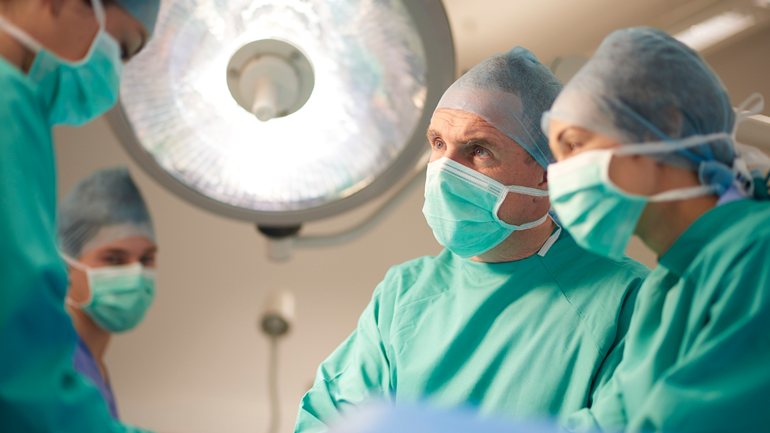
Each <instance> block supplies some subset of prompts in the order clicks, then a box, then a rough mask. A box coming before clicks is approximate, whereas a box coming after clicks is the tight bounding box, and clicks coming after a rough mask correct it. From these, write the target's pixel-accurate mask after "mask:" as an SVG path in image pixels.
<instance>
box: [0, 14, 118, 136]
mask: <svg viewBox="0 0 770 433" xmlns="http://www.w3.org/2000/svg"><path fill="white" fill-rule="evenodd" d="M92 5H93V9H94V14H95V15H96V21H97V22H98V23H99V31H98V32H97V34H96V38H95V39H94V41H93V42H92V44H91V47H90V48H89V50H88V53H87V54H86V56H85V57H84V58H83V59H82V60H79V61H77V62H71V61H68V60H64V59H61V58H60V57H58V56H56V55H55V54H54V53H52V52H50V51H48V50H47V49H45V48H44V47H43V46H42V45H41V44H40V43H39V42H37V41H36V40H34V39H33V38H32V37H31V36H29V35H28V34H27V33H26V32H24V31H23V30H21V29H19V28H18V27H16V26H15V25H13V24H12V23H10V22H9V21H7V20H5V19H3V18H2V17H0V29H3V30H5V31H6V32H7V33H8V34H9V35H11V36H13V37H14V38H15V39H16V40H18V41H19V42H20V43H21V44H22V45H24V46H26V47H27V48H29V49H30V50H32V51H33V52H35V53H36V55H35V60H34V61H33V63H32V66H31V68H30V70H29V74H28V77H29V78H30V79H31V80H32V81H33V82H35V83H36V84H37V86H38V92H39V94H40V96H41V98H42V99H43V101H44V103H45V105H46V107H47V108H48V116H49V118H48V121H49V124H50V125H51V126H53V125H74V126H79V125H82V124H84V123H87V122H89V121H91V120H93V119H94V118H96V117H98V116H99V115H101V114H103V113H104V112H106V111H107V110H109V109H110V108H111V107H112V106H113V105H115V103H116V102H117V100H118V92H119V90H120V78H121V76H122V74H123V62H122V61H121V58H120V45H119V44H118V42H117V41H115V39H113V38H112V36H110V35H109V34H108V33H107V32H106V31H105V14H104V7H103V4H102V0H92Z"/></svg>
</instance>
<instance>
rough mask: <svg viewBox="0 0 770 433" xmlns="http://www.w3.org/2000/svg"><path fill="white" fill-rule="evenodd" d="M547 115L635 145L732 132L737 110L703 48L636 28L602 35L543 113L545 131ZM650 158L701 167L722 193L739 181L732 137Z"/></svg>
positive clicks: (702, 177) (707, 180) (709, 182)
mask: <svg viewBox="0 0 770 433" xmlns="http://www.w3.org/2000/svg"><path fill="white" fill-rule="evenodd" d="M550 119H558V120H561V121H564V122H567V123H570V124H573V125H578V126H581V127H583V128H586V129H588V130H591V131H594V132H597V133H599V134H602V135H605V136H608V137H610V138H612V139H614V140H616V141H617V142H619V143H621V144H631V143H644V142H661V141H663V142H673V141H674V140H678V139H684V138H686V137H690V136H696V135H707V134H713V133H732V132H733V125H734V123H735V112H734V111H733V108H732V104H731V103H730V98H729V96H728V94H727V90H726V89H725V87H724V85H723V84H722V82H721V81H720V80H719V77H718V76H717V74H716V73H715V72H714V71H713V70H712V69H711V68H710V67H709V65H708V64H707V63H706V61H705V60H703V58H702V57H701V56H700V55H699V54H698V53H696V52H695V51H693V50H692V49H690V48H689V47H687V46H686V45H684V44H683V43H681V42H679V41H677V40H676V39H674V38H673V37H671V36H669V35H668V34H666V33H664V32H663V31H660V30H658V29H654V28H649V27H636V28H630V29H625V30H618V31H616V32H614V33H612V34H610V35H609V36H607V38H605V39H604V41H603V42H602V44H601V46H600V47H599V49H598V50H597V51H596V54H594V56H593V57H592V58H591V60H589V61H588V63H586V65H585V66H584V67H583V68H582V69H581V70H580V71H579V72H578V73H577V74H576V75H575V76H574V77H573V78H572V79H571V80H570V81H569V82H568V83H567V85H566V86H565V88H564V91H562V93H561V94H560V95H559V97H558V98H557V99H556V102H554V104H553V108H552V109H551V111H550V112H548V113H546V114H545V115H544V116H543V124H542V126H543V130H544V131H545V132H546V133H547V131H548V126H549V120H550ZM649 156H650V157H651V158H654V159H656V160H658V161H660V162H664V163H667V164H671V165H675V166H678V167H683V168H688V169H691V170H694V171H696V172H698V173H699V175H700V180H701V183H703V184H706V185H715V186H718V187H719V192H720V193H721V192H722V191H724V190H725V189H726V188H728V187H729V186H730V184H731V183H732V181H733V179H734V174H733V172H732V169H731V167H732V165H733V160H734V158H735V153H734V150H733V144H732V140H731V139H729V138H722V139H716V140H711V141H709V142H707V143H705V144H702V145H699V146H696V147H690V148H687V149H682V150H678V151H676V152H667V153H658V154H651V155H649Z"/></svg>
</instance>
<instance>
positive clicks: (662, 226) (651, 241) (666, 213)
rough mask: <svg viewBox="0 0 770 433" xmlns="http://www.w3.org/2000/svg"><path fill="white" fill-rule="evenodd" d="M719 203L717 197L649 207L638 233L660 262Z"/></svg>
mask: <svg viewBox="0 0 770 433" xmlns="http://www.w3.org/2000/svg"><path fill="white" fill-rule="evenodd" d="M717 200H718V198H717V197H716V196H714V195H709V196H704V197H696V198H692V199H688V200H679V201H670V202H660V203H655V202H652V203H649V204H648V205H647V206H646V207H645V208H644V212H643V213H642V216H641V217H640V218H639V224H637V226H636V231H635V232H634V233H635V234H636V235H637V236H639V237H640V238H641V239H642V241H643V242H644V243H645V245H647V246H648V247H649V248H650V249H651V250H653V251H655V253H656V254H657V255H658V258H660V257H661V256H663V255H664V254H666V251H668V250H669V248H671V245H673V244H674V242H676V240H677V239H679V237H680V236H682V233H684V232H685V230H687V229H688V228H689V227H690V226H691V225H692V224H693V223H694V222H695V220H697V219H698V218H700V217H701V215H703V214H705V213H706V212H708V211H710V210H711V209H713V208H714V207H715V206H716V203H717Z"/></svg>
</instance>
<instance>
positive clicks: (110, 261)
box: [104, 256, 121, 265]
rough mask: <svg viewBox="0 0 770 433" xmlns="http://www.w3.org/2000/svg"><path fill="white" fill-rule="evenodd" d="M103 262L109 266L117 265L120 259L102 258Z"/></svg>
mask: <svg viewBox="0 0 770 433" xmlns="http://www.w3.org/2000/svg"><path fill="white" fill-rule="evenodd" d="M104 261H105V262H106V263H109V264H111V265H119V264H120V262H121V260H120V257H118V256H106V257H104Z"/></svg>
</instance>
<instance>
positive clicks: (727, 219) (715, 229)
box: [658, 200, 743, 277]
mask: <svg viewBox="0 0 770 433" xmlns="http://www.w3.org/2000/svg"><path fill="white" fill-rule="evenodd" d="M742 204H743V200H738V201H732V202H729V203H725V204H723V205H721V206H717V207H715V208H713V209H711V210H709V211H708V212H706V213H704V214H703V215H701V216H700V218H698V219H697V220H695V222H694V223H692V224H691V225H690V227H688V228H687V230H685V231H684V233H682V235H681V236H679V238H678V239H677V240H676V241H675V242H674V244H673V245H671V248H669V249H668V251H666V253H665V254H663V256H662V257H660V259H658V264H660V265H662V266H663V267H665V268H666V269H668V270H670V271H672V272H673V273H675V274H676V275H678V276H680V277H681V276H682V275H683V274H684V272H685V270H686V269H687V267H688V266H690V263H692V261H693V259H694V258H695V256H697V255H698V253H699V252H700V251H701V250H702V249H703V247H704V245H706V244H708V243H709V242H711V240H712V239H714V238H716V237H717V236H719V234H720V233H722V231H723V230H722V229H723V228H724V227H726V226H728V225H730V224H731V223H732V221H733V220H734V217H735V215H736V214H738V213H740V210H738V209H737V208H738V207H740V206H742Z"/></svg>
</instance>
